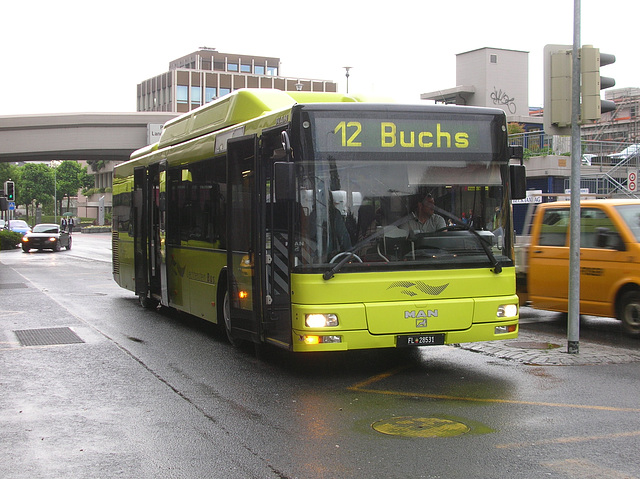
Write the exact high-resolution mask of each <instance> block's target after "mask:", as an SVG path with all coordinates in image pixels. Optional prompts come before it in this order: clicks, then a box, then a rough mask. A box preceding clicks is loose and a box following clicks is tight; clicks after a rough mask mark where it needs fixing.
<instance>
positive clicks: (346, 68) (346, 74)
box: [342, 67, 353, 94]
mask: <svg viewBox="0 0 640 479" xmlns="http://www.w3.org/2000/svg"><path fill="white" fill-rule="evenodd" d="M342 68H344V69H345V70H346V72H345V74H344V76H346V77H347V94H349V70H351V68H353V67H342Z"/></svg>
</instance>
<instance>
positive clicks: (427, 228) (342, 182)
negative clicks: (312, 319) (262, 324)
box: [295, 154, 512, 271]
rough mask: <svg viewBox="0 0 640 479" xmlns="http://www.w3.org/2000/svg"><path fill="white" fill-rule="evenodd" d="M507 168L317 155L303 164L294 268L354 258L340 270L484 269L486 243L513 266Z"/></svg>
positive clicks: (488, 262) (488, 261)
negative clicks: (505, 204)
mask: <svg viewBox="0 0 640 479" xmlns="http://www.w3.org/2000/svg"><path fill="white" fill-rule="evenodd" d="M383 160H384V161H383ZM506 171H507V170H506V167H504V166H503V167H501V166H500V164H499V163H497V162H492V161H487V162H481V161H478V160H477V159H474V160H472V161H464V160H459V161H455V160H453V161H451V160H447V161H431V162H429V161H425V160H424V157H423V158H422V159H421V160H418V159H417V158H416V159H407V158H406V157H405V158H399V159H398V160H397V161H389V157H388V156H385V157H384V158H382V157H378V158H376V157H375V155H372V156H371V159H370V160H368V161H365V160H347V159H336V158H335V157H334V156H332V155H330V154H326V155H316V158H315V161H313V162H302V163H300V164H299V176H298V178H299V184H298V197H299V208H298V210H299V212H298V213H299V214H297V215H296V216H297V217H299V218H300V221H299V222H298V223H297V229H298V231H297V235H296V236H297V237H298V238H299V240H298V241H297V242H296V248H295V255H296V256H295V266H296V267H297V268H298V269H299V270H305V269H314V270H315V269H316V268H317V267H325V268H326V267H328V266H330V265H331V264H335V263H336V262H338V261H340V260H341V259H343V258H344V256H345V255H349V256H351V258H349V261H350V263H349V264H348V265H346V266H345V267H344V268H342V270H343V271H344V270H354V269H356V270H362V269H363V268H364V269H372V268H390V267H395V268H397V267H399V266H406V267H414V268H415V267H420V268H424V267H427V268H430V267H431V268H468V267H487V266H490V265H491V259H490V256H491V254H489V256H488V255H487V248H488V249H489V250H490V251H491V252H492V253H493V256H494V257H495V259H496V260H497V261H498V262H499V263H500V264H502V265H509V264H512V263H511V244H510V239H509V235H508V234H507V235H505V234H503V232H504V231H509V229H508V228H510V226H509V225H508V223H507V222H508V221H509V218H510V215H509V214H508V213H509V208H508V207H507V208H505V207H504V201H505V195H504V194H503V193H504V191H503V187H502V183H503V179H502V175H503V174H506ZM470 228H472V229H474V230H476V232H477V233H476V234H473V233H472V232H471V231H470ZM482 241H484V242H485V245H484V246H483V245H482V243H481V242H482ZM485 246H486V247H485Z"/></svg>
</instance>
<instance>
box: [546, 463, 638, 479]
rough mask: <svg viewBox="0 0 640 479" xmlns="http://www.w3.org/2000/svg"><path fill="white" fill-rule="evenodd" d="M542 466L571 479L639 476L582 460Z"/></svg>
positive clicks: (633, 478)
mask: <svg viewBox="0 0 640 479" xmlns="http://www.w3.org/2000/svg"><path fill="white" fill-rule="evenodd" d="M542 465H543V466H545V467H548V468H550V469H555V470H556V471H558V472H561V473H565V474H567V475H569V476H571V477H580V478H581V479H592V478H593V479H600V478H603V477H606V478H607V479H637V476H631V475H629V474H626V473H624V472H619V471H616V470H614V469H609V468H604V467H601V466H599V465H598V464H596V463H593V462H591V461H585V460H582V459H565V460H563V461H555V462H547V463H542Z"/></svg>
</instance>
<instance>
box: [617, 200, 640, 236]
mask: <svg viewBox="0 0 640 479" xmlns="http://www.w3.org/2000/svg"><path fill="white" fill-rule="evenodd" d="M616 210H618V213H620V215H621V216H622V219H624V221H625V222H626V223H627V225H628V226H629V229H630V230H631V232H632V233H633V235H634V236H635V238H636V241H640V205H638V204H633V205H620V206H616Z"/></svg>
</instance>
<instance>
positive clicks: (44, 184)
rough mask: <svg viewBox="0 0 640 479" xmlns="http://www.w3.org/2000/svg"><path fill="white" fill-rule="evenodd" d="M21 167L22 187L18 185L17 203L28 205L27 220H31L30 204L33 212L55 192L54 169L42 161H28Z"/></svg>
mask: <svg viewBox="0 0 640 479" xmlns="http://www.w3.org/2000/svg"><path fill="white" fill-rule="evenodd" d="M20 169H21V173H22V175H21V178H20V183H19V185H20V188H18V186H17V185H16V198H17V200H18V201H17V203H18V204H21V205H26V207H27V221H28V220H29V205H31V208H32V210H31V211H32V213H33V215H34V216H35V211H36V209H37V208H38V206H39V205H40V204H41V203H46V202H47V200H48V201H51V200H50V198H51V197H52V196H53V193H54V186H53V171H52V170H51V168H49V167H48V166H47V165H44V164H42V163H27V164H26V165H24V166H23V167H22V168H20Z"/></svg>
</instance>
